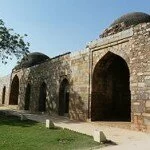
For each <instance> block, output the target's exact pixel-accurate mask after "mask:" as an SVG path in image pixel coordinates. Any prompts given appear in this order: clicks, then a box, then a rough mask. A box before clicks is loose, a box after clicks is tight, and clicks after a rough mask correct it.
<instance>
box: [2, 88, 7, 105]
mask: <svg viewBox="0 0 150 150" xmlns="http://www.w3.org/2000/svg"><path fill="white" fill-rule="evenodd" d="M5 93H6V86H4V87H3V92H2V104H5Z"/></svg>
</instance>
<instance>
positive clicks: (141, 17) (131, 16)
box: [110, 12, 150, 26]
mask: <svg viewBox="0 0 150 150" xmlns="http://www.w3.org/2000/svg"><path fill="white" fill-rule="evenodd" d="M122 22H123V23H124V24H125V25H126V26H131V25H137V24H139V23H144V22H150V15H149V14H146V13H143V12H132V13H128V14H126V15H123V16H121V17H120V18H118V19H117V20H115V21H114V22H113V23H112V24H111V25H110V26H114V25H117V24H120V23H122Z"/></svg>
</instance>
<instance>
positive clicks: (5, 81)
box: [0, 75, 10, 106]
mask: <svg viewBox="0 0 150 150" xmlns="http://www.w3.org/2000/svg"><path fill="white" fill-rule="evenodd" d="M9 85H10V75H7V76H4V77H1V78H0V105H2V103H3V102H2V101H3V98H4V100H5V101H4V105H6V106H8V105H9V92H10V91H9V90H10V88H9ZM4 87H6V89H5V94H4V93H3V88H4ZM3 94H4V97H3Z"/></svg>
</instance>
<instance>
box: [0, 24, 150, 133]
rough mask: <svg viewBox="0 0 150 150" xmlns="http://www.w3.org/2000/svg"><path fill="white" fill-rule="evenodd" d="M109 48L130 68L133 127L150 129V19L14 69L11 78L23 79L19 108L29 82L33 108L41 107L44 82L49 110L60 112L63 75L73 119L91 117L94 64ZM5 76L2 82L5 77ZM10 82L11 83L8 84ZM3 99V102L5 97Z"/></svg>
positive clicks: (109, 50) (70, 113) (22, 107)
mask: <svg viewBox="0 0 150 150" xmlns="http://www.w3.org/2000/svg"><path fill="white" fill-rule="evenodd" d="M109 52H111V53H112V54H115V55H117V56H120V57H121V58H122V59H123V60H124V61H125V62H126V63H127V66H128V68H129V72H130V91H131V122H132V123H133V128H136V129H138V130H146V129H150V58H149V56H150V23H142V24H139V25H136V26H135V27H131V28H130V29H127V30H125V31H121V32H119V33H117V34H113V35H110V36H107V37H104V38H100V39H98V40H94V41H92V42H90V43H89V44H88V45H87V48H85V49H84V50H82V51H78V52H73V53H68V54H65V55H61V56H58V57H55V58H52V59H50V60H48V61H46V62H44V63H42V64H39V65H36V66H33V67H30V68H26V69H21V70H18V71H14V72H13V73H12V76H11V81H12V79H13V78H14V76H15V75H17V76H18V78H19V83H20V88H19V109H24V102H25V92H26V87H27V85H28V84H30V86H31V94H30V110H31V111H32V112H35V111H38V105H39V91H40V86H41V84H42V83H43V82H45V83H46V85H47V98H46V99H47V104H46V107H47V111H48V112H49V113H56V114H58V108H59V90H60V89H59V88H60V84H61V82H62V81H63V79H67V80H68V81H69V85H70V86H69V92H70V101H69V117H70V119H78V120H87V119H90V118H91V102H92V95H91V94H92V80H93V72H94V68H95V66H96V64H97V63H98V62H99V60H101V59H102V58H103V57H104V56H105V55H107V54H108V53H109ZM8 78H9V77H8ZM8 78H7V81H9V80H8ZM2 80H3V79H2ZM2 80H1V83H2V84H1V85H2V86H3V83H4V84H5V80H3V81H2ZM8 85H9V83H8V84H7V87H8ZM2 86H1V91H2ZM6 89H7V88H6ZM6 91H7V90H6ZM108 94H110V93H108ZM7 95H8V92H7ZM0 96H1V95H0ZM1 97H2V96H1ZM6 97H8V96H6ZM0 102H1V103H2V100H0ZM6 104H8V101H7V102H6Z"/></svg>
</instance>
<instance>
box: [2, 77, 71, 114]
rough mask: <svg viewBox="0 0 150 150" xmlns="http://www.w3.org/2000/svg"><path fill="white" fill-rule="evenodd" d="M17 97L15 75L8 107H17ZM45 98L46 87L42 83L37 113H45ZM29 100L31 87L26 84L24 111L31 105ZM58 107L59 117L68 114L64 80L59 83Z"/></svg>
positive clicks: (67, 89)
mask: <svg viewBox="0 0 150 150" xmlns="http://www.w3.org/2000/svg"><path fill="white" fill-rule="evenodd" d="M5 88H6V87H5ZM5 88H4V89H3V93H4V91H5ZM3 95H5V94H3ZM3 97H4V96H3ZM18 97H19V78H18V76H17V75H15V76H14V78H13V80H12V82H11V89H10V98H9V105H18ZM46 97H47V85H46V83H45V82H43V83H42V84H41V85H40V89H39V99H38V111H39V112H44V111H46ZM3 99H4V98H3ZM30 100H31V85H30V83H28V84H27V86H26V88H25V96H24V110H30V104H31V101H30ZM3 101H4V100H3ZM58 105H59V108H58V114H59V115H64V114H68V112H69V81H68V80H67V79H64V80H63V81H62V82H61V83H60V88H59V104H58Z"/></svg>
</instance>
